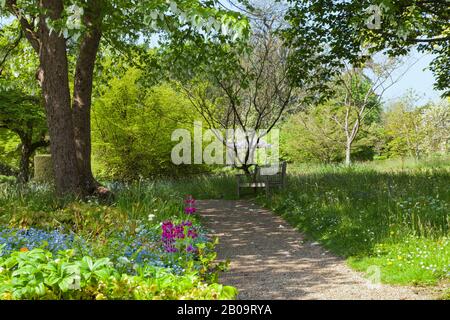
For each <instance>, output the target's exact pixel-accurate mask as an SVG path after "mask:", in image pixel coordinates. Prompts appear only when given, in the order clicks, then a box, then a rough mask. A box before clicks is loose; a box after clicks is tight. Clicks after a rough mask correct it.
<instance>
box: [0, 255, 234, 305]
mask: <svg viewBox="0 0 450 320" xmlns="http://www.w3.org/2000/svg"><path fill="white" fill-rule="evenodd" d="M235 296H236V290H235V289H234V288H232V287H226V286H222V285H219V284H210V285H208V284H205V283H202V282H201V281H200V278H199V277H198V276H196V275H195V274H192V273H191V274H186V275H183V276H176V275H173V274H170V273H169V272H167V271H165V270H164V269H159V268H151V267H144V268H142V269H141V270H139V275H137V276H130V275H127V274H120V273H118V272H117V270H115V269H114V268H113V267H112V264H111V262H110V261H109V259H107V258H102V259H93V258H91V257H89V256H84V257H82V258H76V257H73V253H72V251H70V250H69V251H65V252H60V253H59V254H58V255H57V256H53V255H52V254H51V253H50V252H48V251H45V250H42V249H34V250H31V251H28V252H14V253H13V254H12V255H11V256H9V257H7V258H6V259H4V258H0V298H1V299H44V300H48V299H51V300H54V299H78V300H80V299H82V300H93V299H96V300H105V299H126V300H128V299H138V300H151V299H157V300H160V299H232V298H234V297H235Z"/></svg>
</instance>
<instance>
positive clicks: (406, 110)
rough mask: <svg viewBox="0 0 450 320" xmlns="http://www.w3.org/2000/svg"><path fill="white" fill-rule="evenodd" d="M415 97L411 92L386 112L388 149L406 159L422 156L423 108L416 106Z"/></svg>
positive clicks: (385, 125) (392, 154)
mask: <svg viewBox="0 0 450 320" xmlns="http://www.w3.org/2000/svg"><path fill="white" fill-rule="evenodd" d="M414 99H415V97H414V95H412V94H411V93H410V94H408V95H406V96H405V97H403V98H402V99H401V100H399V101H397V102H396V103H394V104H393V105H392V106H391V108H390V110H389V111H388V112H386V114H385V124H384V127H385V130H386V133H387V135H388V137H389V139H388V150H389V152H390V155H391V156H394V157H396V156H397V157H400V158H402V159H404V158H405V157H406V156H412V157H414V158H415V159H416V160H418V159H420V157H421V156H422V151H423V150H422V147H421V145H422V141H423V139H424V134H425V132H424V130H423V128H422V116H421V109H420V108H415V107H414V103H413V101H414Z"/></svg>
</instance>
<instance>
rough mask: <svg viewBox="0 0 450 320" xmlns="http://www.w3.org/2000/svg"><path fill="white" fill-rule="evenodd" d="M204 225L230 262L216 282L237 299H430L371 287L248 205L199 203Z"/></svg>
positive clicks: (406, 291)
mask: <svg viewBox="0 0 450 320" xmlns="http://www.w3.org/2000/svg"><path fill="white" fill-rule="evenodd" d="M198 208H199V212H200V214H201V216H202V217H203V220H204V223H205V225H206V227H207V228H209V230H210V231H211V233H212V235H216V236H218V237H219V240H220V243H219V245H218V248H217V249H218V255H219V259H229V260H230V261H231V264H230V270H229V271H227V272H225V273H223V274H222V275H221V277H220V282H222V283H223V284H227V285H233V286H235V287H237V288H238V290H239V292H240V293H239V296H238V298H239V299H250V300H251V299H431V298H433V297H432V296H431V294H430V293H428V292H426V291H424V290H423V289H420V288H410V287H400V286H387V285H378V286H371V285H370V283H369V282H368V280H366V279H365V278H363V276H362V275H361V274H360V273H358V272H356V271H353V270H351V269H350V268H349V267H348V266H347V265H346V263H345V261H344V259H342V258H338V257H336V256H334V255H332V254H330V253H329V252H327V251H326V250H325V249H323V248H322V247H321V246H320V245H318V244H317V243H314V242H309V241H305V239H304V237H303V236H302V234H301V233H299V232H298V231H296V230H295V229H294V228H292V227H291V226H289V225H288V224H287V223H286V222H285V221H283V220H282V219H281V218H280V217H277V216H276V215H274V214H273V213H272V212H270V211H269V210H266V209H263V208H261V207H259V206H257V205H255V204H253V203H251V202H248V201H229V200H204V201H199V202H198Z"/></svg>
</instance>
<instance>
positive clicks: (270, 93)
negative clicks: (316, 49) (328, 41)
mask: <svg viewBox="0 0 450 320" xmlns="http://www.w3.org/2000/svg"><path fill="white" fill-rule="evenodd" d="M247 14H248V15H249V16H248V18H249V20H250V23H251V35H250V36H249V41H248V42H246V43H244V44H242V45H241V46H217V45H214V44H212V45H210V46H208V47H205V46H203V47H194V46H190V47H189V48H188V50H186V53H189V54H191V55H194V56H197V55H202V56H206V57H207V58H204V59H201V61H204V63H201V64H196V65H193V66H190V68H189V70H188V71H189V72H188V73H187V74H177V76H176V77H175V78H176V79H177V80H180V79H181V80H180V81H179V82H178V83H179V85H180V87H181V88H182V89H183V91H184V92H185V93H186V95H187V97H188V98H189V100H190V101H191V103H192V105H193V106H194V107H195V108H196V110H197V111H198V112H199V113H200V114H201V115H202V117H203V119H204V120H205V122H206V123H207V125H208V126H209V128H211V129H221V130H227V129H234V130H236V131H237V132H241V133H243V136H242V137H239V136H238V137H237V139H234V138H236V137H234V138H233V139H231V140H232V141H231V140H230V139H222V142H223V144H224V145H225V146H226V147H227V151H229V152H231V153H233V154H234V156H235V159H236V160H237V161H236V162H237V163H235V166H236V167H237V168H238V169H242V170H243V171H244V172H245V173H249V169H250V168H251V166H252V165H253V164H254V162H255V161H254V160H255V159H254V155H255V149H256V146H258V145H261V144H260V142H261V140H263V137H264V136H265V135H266V134H268V133H270V131H271V130H272V129H273V128H275V127H276V126H277V124H278V122H279V120H280V119H282V117H283V115H284V114H285V113H286V111H288V110H289V109H290V108H293V107H294V106H295V105H297V104H298V102H297V101H296V98H297V92H296V88H295V87H294V86H293V84H292V83H291V82H290V81H289V77H288V72H289V66H288V64H287V59H288V56H289V54H290V53H289V50H287V48H286V47H285V46H284V45H283V42H282V41H281V39H280V38H279V37H278V36H277V30H278V29H279V19H280V17H279V16H278V14H277V12H276V11H270V10H269V9H267V10H263V9H262V8H260V7H255V8H252V12H251V13H249V12H247ZM173 73H175V72H173ZM186 79H192V80H190V81H186ZM228 138H229V137H228Z"/></svg>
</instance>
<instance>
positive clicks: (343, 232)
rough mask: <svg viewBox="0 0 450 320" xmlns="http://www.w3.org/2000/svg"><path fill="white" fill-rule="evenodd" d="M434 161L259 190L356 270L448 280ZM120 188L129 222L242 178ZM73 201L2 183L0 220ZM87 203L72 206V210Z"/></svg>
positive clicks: (306, 169) (443, 182)
mask: <svg viewBox="0 0 450 320" xmlns="http://www.w3.org/2000/svg"><path fill="white" fill-rule="evenodd" d="M435 165H436V163H433V165H429V164H427V163H415V162H408V163H407V164H405V163H404V164H403V168H401V167H399V163H398V162H395V161H391V160H389V161H384V162H382V161H378V162H373V163H364V164H358V165H355V166H353V167H351V168H346V167H343V166H336V165H289V167H288V172H289V175H288V187H287V188H286V189H285V190H283V191H281V192H275V193H274V194H273V195H272V196H271V197H270V198H268V199H267V198H265V196H264V193H260V195H259V197H258V202H259V203H260V204H262V205H264V206H265V207H267V208H270V209H272V210H273V211H274V212H276V213H277V214H279V215H281V216H282V217H283V218H284V219H285V220H286V221H288V222H289V223H290V224H291V225H293V226H295V227H296V228H298V229H299V230H300V231H302V232H303V233H305V234H306V235H307V236H308V237H309V238H310V239H311V240H314V241H319V242H320V243H322V244H323V245H324V246H325V247H326V248H328V249H329V250H331V251H332V252H334V253H335V254H338V255H340V256H343V257H346V258H347V259H348V263H349V265H350V266H352V267H353V268H355V269H356V270H360V271H366V270H368V269H369V270H370V269H371V267H373V266H376V267H378V268H380V271H381V274H380V275H381V280H382V281H383V282H386V283H394V284H418V285H422V284H436V283H439V282H441V281H443V282H448V281H449V280H450V170H449V169H448V166H447V165H448V163H441V162H439V165H438V167H439V168H438V169H436V168H433V166H435ZM112 188H113V189H114V185H112ZM117 190H118V191H117V192H116V202H115V204H114V208H115V210H118V211H119V214H116V213H114V215H113V219H117V218H120V212H122V213H124V214H125V217H123V219H125V220H127V221H129V220H136V219H142V218H143V219H145V217H146V216H147V215H148V214H153V213H156V215H157V220H159V221H162V220H164V219H166V218H168V216H167V217H166V215H167V214H170V212H174V211H179V210H180V208H178V207H179V206H180V199H182V198H183V196H184V195H186V194H192V195H193V196H194V197H195V198H197V199H235V198H236V181H235V177H234V176H233V175H231V174H223V175H213V176H192V177H185V178H181V179H173V180H160V181H155V182H136V183H134V184H132V185H130V186H128V187H127V188H117ZM72 201H73V199H66V200H63V201H56V200H55V198H54V197H53V195H52V193H51V191H49V190H48V189H47V188H44V187H41V186H32V187H28V188H25V189H20V188H17V187H7V185H5V186H4V187H0V222H2V220H4V221H3V223H5V222H6V220H8V221H11V220H12V221H16V223H17V221H20V219H24V218H28V219H29V218H30V216H32V217H33V216H34V217H35V218H36V219H38V220H39V221H41V222H40V224H42V223H43V222H42V221H46V219H47V220H49V221H50V220H51V221H50V222H49V223H53V222H52V221H53V220H54V219H55V218H56V219H60V218H61V216H55V215H54V213H55V212H63V213H64V210H63V211H61V210H59V209H61V208H64V207H66V206H67V203H70V202H72ZM83 206H92V207H95V206H97V204H95V203H92V204H82V205H81V207H80V208H81V210H88V209H89V208H86V207H83ZM80 208H77V207H76V208H75V209H73V208H72V209H70V210H69V211H68V214H72V213H73V212H74V211H77V210H80ZM91 209H92V208H91ZM58 210H59V211H58ZM89 210H90V209H89ZM89 210H88V211H89ZM91 211H95V210H91ZM48 213H53V214H52V215H50V216H49V215H48ZM93 215H94V216H95V212H94V213H93ZM11 217H12V218H11ZM49 217H50V218H49ZM63 218H64V217H62V218H61V219H63ZM94 218H95V217H94ZM90 223H91V222H90ZM92 223H95V219H94V221H93V222H92ZM114 223H116V224H117V221H114Z"/></svg>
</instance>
